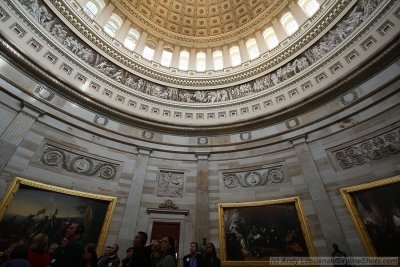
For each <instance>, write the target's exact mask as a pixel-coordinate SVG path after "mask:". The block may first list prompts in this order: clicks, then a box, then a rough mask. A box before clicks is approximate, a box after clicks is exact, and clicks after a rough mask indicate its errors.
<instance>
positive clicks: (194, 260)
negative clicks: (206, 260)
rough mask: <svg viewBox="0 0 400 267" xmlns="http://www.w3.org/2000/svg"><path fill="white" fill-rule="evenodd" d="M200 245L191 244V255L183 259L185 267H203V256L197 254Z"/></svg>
mask: <svg viewBox="0 0 400 267" xmlns="http://www.w3.org/2000/svg"><path fill="white" fill-rule="evenodd" d="M198 248H199V244H198V243H197V242H192V243H190V254H188V255H186V256H185V257H183V267H201V255H200V254H199V253H198V252H197V250H198Z"/></svg>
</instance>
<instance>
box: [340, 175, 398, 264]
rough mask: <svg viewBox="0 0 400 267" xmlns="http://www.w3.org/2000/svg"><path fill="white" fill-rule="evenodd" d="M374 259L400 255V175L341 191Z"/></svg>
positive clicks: (363, 240)
mask: <svg viewBox="0 0 400 267" xmlns="http://www.w3.org/2000/svg"><path fill="white" fill-rule="evenodd" d="M341 194H342V197H343V199H344V202H345V203H346V206H347V208H348V210H349V213H350V216H351V218H352V220H353V222H354V225H355V226H356V228H357V231H358V233H359V234H360V237H361V240H362V242H363V244H364V246H365V248H366V250H367V252H368V255H370V256H371V257H374V256H379V257H392V256H393V257H399V256H400V243H399V240H400V197H399V196H400V176H394V177H391V178H387V179H382V180H379V181H375V182H371V183H366V184H361V185H356V186H352V187H347V188H343V189H341Z"/></svg>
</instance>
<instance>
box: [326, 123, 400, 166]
mask: <svg viewBox="0 0 400 267" xmlns="http://www.w3.org/2000/svg"><path fill="white" fill-rule="evenodd" d="M399 152H400V128H397V129H396V130H393V131H390V132H386V133H384V134H381V135H377V136H374V137H372V138H370V139H368V140H365V141H363V142H360V143H358V144H354V145H351V146H347V147H345V148H342V149H340V150H336V151H333V152H332V154H333V156H334V160H335V161H336V163H337V165H338V166H339V167H340V168H341V169H350V168H353V167H357V166H362V165H365V164H368V163H370V162H373V161H377V160H381V159H383V158H387V157H390V156H393V155H395V154H398V153H399Z"/></svg>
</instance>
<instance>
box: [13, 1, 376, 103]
mask: <svg viewBox="0 0 400 267" xmlns="http://www.w3.org/2000/svg"><path fill="white" fill-rule="evenodd" d="M50 2H53V4H54V2H56V1H55V0H52V1H50ZM21 3H22V5H23V6H24V7H25V8H26V10H27V11H28V12H29V13H30V15H31V16H32V18H33V19H34V20H36V21H37V22H38V23H39V24H40V25H41V26H42V27H43V29H45V30H46V31H47V33H48V34H50V35H51V36H53V37H54V38H55V39H56V40H58V41H59V42H60V44H61V45H62V46H64V47H65V49H67V50H69V51H70V52H71V53H72V54H74V55H75V56H76V57H78V58H80V60H82V61H83V62H85V63H86V64H88V65H89V66H90V67H92V68H94V69H96V70H97V71H99V72H101V73H102V74H104V75H105V76H107V77H108V78H109V79H112V80H114V81H115V82H117V83H119V84H121V85H125V86H127V87H129V88H130V89H131V90H135V91H139V92H141V93H144V94H147V95H150V96H152V97H155V98H159V99H167V100H171V101H177V102H185V103H214V102H225V101H229V100H234V99H238V98H242V97H246V96H248V95H250V94H253V93H257V92H261V91H266V90H271V88H273V87H276V86H277V85H279V84H281V83H283V82H285V81H286V80H288V79H290V78H291V77H293V76H295V75H297V74H298V73H300V72H303V71H304V70H305V69H308V68H309V66H311V65H313V64H314V63H315V62H317V61H318V60H319V59H320V58H321V57H323V56H324V55H325V54H328V53H330V52H331V51H332V50H334V49H336V48H337V47H339V45H340V44H341V43H343V42H344V40H345V39H347V38H348V37H349V36H350V35H351V33H352V32H354V31H355V30H356V29H357V28H358V27H359V26H360V25H361V24H362V23H363V22H364V21H365V20H366V18H367V17H369V16H370V15H371V14H372V13H373V12H374V10H375V9H376V8H377V7H378V5H379V1H377V0H369V1H358V2H357V3H356V4H355V5H354V6H353V7H352V8H351V9H350V10H349V11H348V13H347V14H346V15H345V16H344V17H343V18H342V19H341V20H340V21H339V22H338V23H337V24H336V25H335V27H333V28H332V29H331V30H329V31H328V32H327V33H326V34H325V35H323V37H322V38H321V39H320V40H318V42H316V43H315V44H314V45H312V46H311V47H309V48H307V49H306V50H305V51H304V52H303V53H301V54H300V55H299V56H297V57H295V58H294V59H292V60H291V61H290V62H288V63H286V64H285V65H283V66H281V67H280V68H277V69H276V70H274V71H270V72H269V73H267V74H266V75H263V76H261V77H260V78H257V79H255V80H252V81H250V82H246V83H242V84H240V85H237V86H231V87H226V88H221V89H214V90H201V89H197V90H186V89H181V88H174V87H168V86H164V85H161V84H158V83H154V82H152V81H150V80H147V79H143V78H141V77H139V76H137V75H135V74H134V73H133V72H131V71H129V70H126V69H124V68H122V67H120V66H119V65H118V64H116V63H114V62H113V61H111V60H109V59H108V58H106V57H104V56H103V55H101V54H100V53H98V52H97V51H96V50H95V49H93V48H91V47H90V46H89V45H88V44H86V43H85V42H84V41H82V40H81V39H80V38H79V37H78V36H77V35H76V34H75V33H73V32H72V31H71V30H70V29H69V28H68V27H67V26H66V25H65V24H64V23H63V22H62V20H61V19H60V18H58V17H57V16H56V15H55V14H54V13H53V12H52V11H51V9H50V8H49V7H48V6H47V4H46V3H45V2H44V1H42V0H32V1H21ZM56 6H58V4H56ZM109 54H113V55H117V53H109ZM127 62H129V64H128V65H131V66H134V65H135V64H134V63H133V62H130V60H128V59H127ZM269 64H270V63H268V64H266V65H269ZM124 65H127V64H126V63H125V64H124ZM270 67H273V66H272V65H271V66H270ZM196 82H197V81H196ZM199 86H201V84H200V85H199Z"/></svg>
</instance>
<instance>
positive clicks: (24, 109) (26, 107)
mask: <svg viewBox="0 0 400 267" xmlns="http://www.w3.org/2000/svg"><path fill="white" fill-rule="evenodd" d="M20 112H21V113H23V114H26V115H27V116H29V117H33V118H35V119H37V118H39V117H40V116H43V115H44V113H45V112H44V111H43V110H41V109H39V108H37V107H35V106H33V105H32V104H30V103H27V102H23V103H22V104H21V110H20Z"/></svg>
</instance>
